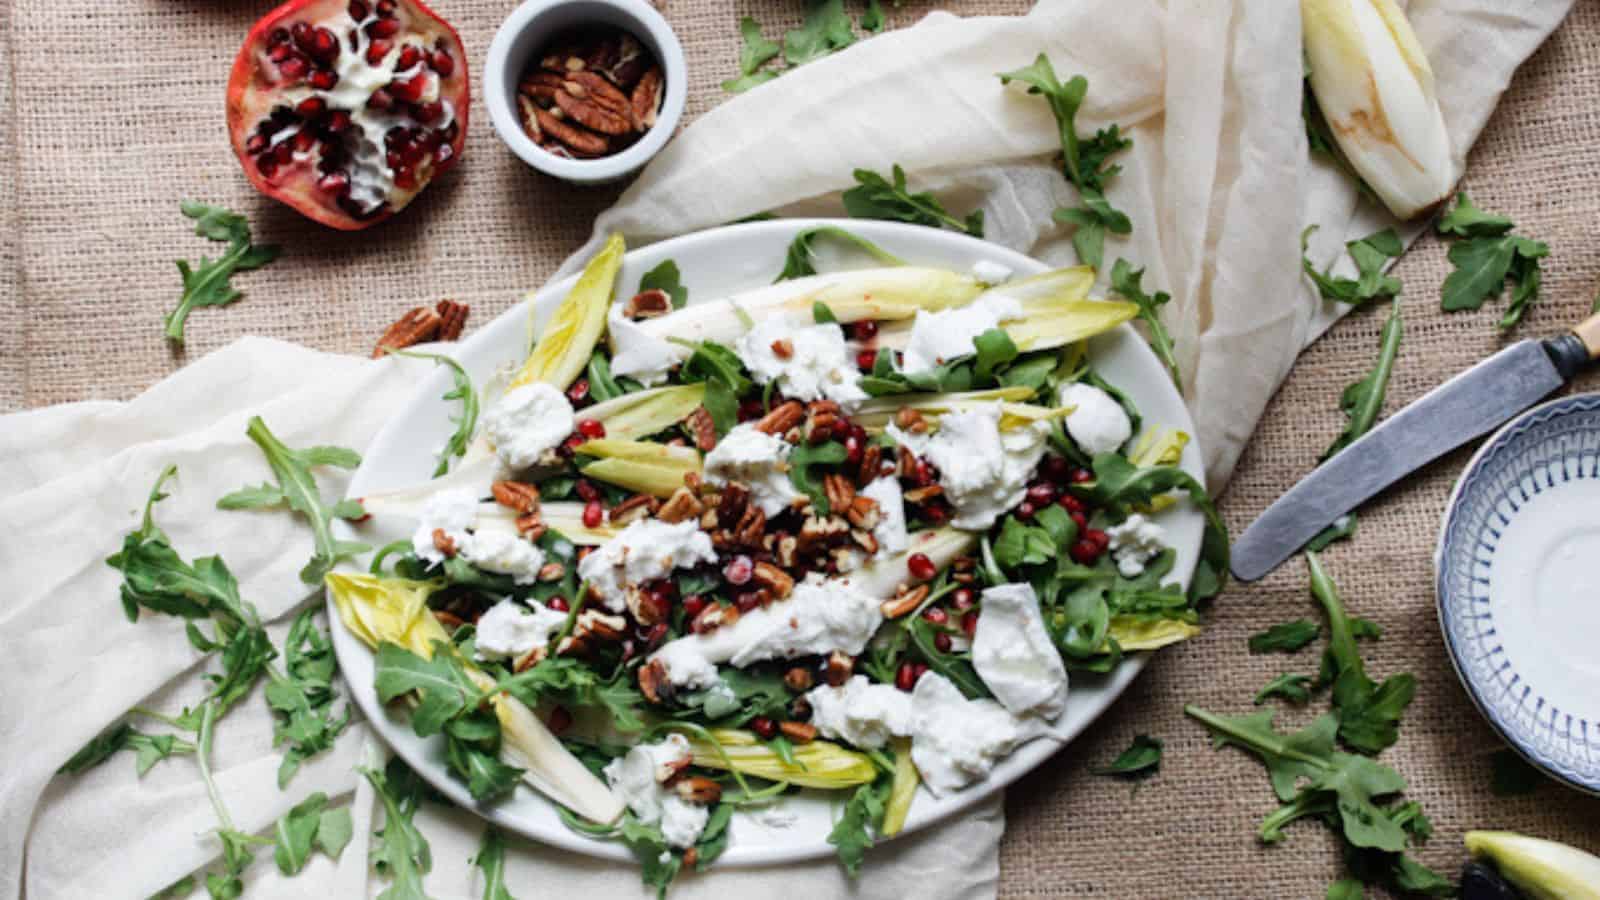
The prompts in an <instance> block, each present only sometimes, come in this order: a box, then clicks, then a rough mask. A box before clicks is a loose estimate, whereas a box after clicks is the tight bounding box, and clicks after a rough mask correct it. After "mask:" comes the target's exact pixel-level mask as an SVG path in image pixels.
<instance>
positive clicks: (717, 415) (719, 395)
mask: <svg viewBox="0 0 1600 900" xmlns="http://www.w3.org/2000/svg"><path fill="white" fill-rule="evenodd" d="M700 405H701V406H703V407H705V410H706V412H707V413H709V414H710V415H711V425H712V427H713V428H714V429H716V432H717V437H718V438H722V437H726V436H727V434H728V432H730V431H732V430H733V429H734V428H735V427H737V426H738V424H739V398H738V397H736V396H734V393H733V390H732V389H731V388H729V387H728V386H727V385H726V384H723V383H722V380H721V379H719V378H713V379H711V380H710V381H707V382H706V395H705V397H704V399H702V400H701V401H700Z"/></svg>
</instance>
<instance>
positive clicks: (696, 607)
mask: <svg viewBox="0 0 1600 900" xmlns="http://www.w3.org/2000/svg"><path fill="white" fill-rule="evenodd" d="M705 608H706V598H704V597H702V596H700V595H699V594H690V595H689V596H687V597H685V598H683V617H684V618H685V619H689V620H693V619H694V617H695V616H698V615H700V612H701V610H704V609H705Z"/></svg>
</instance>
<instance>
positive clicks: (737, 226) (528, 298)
mask: <svg viewBox="0 0 1600 900" xmlns="http://www.w3.org/2000/svg"><path fill="white" fill-rule="evenodd" d="M825 226H836V227H843V228H847V229H850V230H852V231H855V232H857V233H863V234H865V235H867V236H868V237H869V238H870V239H873V240H879V241H883V240H886V239H888V240H892V239H893V238H894V237H896V236H902V235H903V236H906V237H908V238H909V239H910V240H911V241H912V242H913V243H920V244H922V246H923V247H925V248H927V250H928V251H929V255H937V254H938V253H946V252H950V249H951V248H959V247H962V246H965V247H966V248H967V250H968V251H969V252H970V253H972V255H974V256H981V257H985V258H987V259H989V260H991V261H994V262H998V263H1001V264H1002V265H1006V266H1008V267H1010V268H1011V269H1012V270H1013V271H1015V272H1016V274H1017V276H1018V277H1025V276H1027V275H1030V274H1038V273H1041V272H1045V271H1050V270H1052V269H1054V268H1058V267H1056V266H1052V265H1050V264H1048V263H1045V262H1043V261H1041V260H1037V259H1034V258H1033V257H1030V256H1028V255H1027V254H1025V253H1022V252H1021V251H1017V250H1012V249H1011V248H1009V247H1005V246H1003V245H1000V244H996V243H993V242H990V241H986V240H983V239H981V238H976V237H972V236H970V235H965V234H960V233H956V232H952V231H946V230H940V229H930V228H928V227H926V226H920V225H910V224H905V223H898V222H886V221H878V220H864V219H843V218H817V217H806V218H779V219H771V220H763V221H756V222H743V223H733V224H729V225H722V226H717V227H715V228H708V229H702V230H700V231H693V232H689V233H686V234H682V235H677V236H675V237H671V238H667V239H665V240H661V241H655V242H651V243H648V244H641V245H639V246H637V247H632V248H630V249H628V251H627V253H626V255H625V257H624V262H625V263H626V262H627V258H628V257H631V256H633V255H634V254H638V253H644V252H649V253H652V254H657V253H659V254H666V255H670V254H671V253H672V252H673V250H674V249H675V248H676V247H678V246H679V245H689V244H698V243H701V242H705V241H708V240H710V241H713V242H716V241H720V240H736V239H737V237H736V236H738V235H744V234H756V233H761V232H778V233H781V234H784V235H793V234H795V233H798V232H799V231H802V230H805V229H807V228H815V227H825ZM874 234H877V235H883V236H886V237H873V235H874ZM730 236H733V237H730ZM951 255H954V254H953V253H951ZM578 276H579V273H578V272H573V273H571V274H568V275H566V276H562V277H559V278H555V277H552V278H550V279H548V280H546V281H545V282H544V283H542V284H540V285H539V286H537V287H535V288H533V289H531V290H528V291H526V292H524V294H523V296H522V298H521V299H519V300H518V301H517V302H516V303H513V304H512V305H511V306H509V307H507V308H506V309H505V310H504V311H502V312H501V313H500V314H498V315H496V316H495V317H494V318H493V319H491V320H489V321H488V322H486V323H484V324H483V325H481V326H479V327H478V328H477V329H476V330H475V331H474V332H473V333H472V334H471V335H469V336H468V337H467V338H466V339H465V340H463V341H462V342H461V343H460V344H458V345H456V346H455V347H453V348H450V349H451V352H450V353H449V354H448V355H449V356H451V357H452V358H456V359H459V358H461V357H462V356H464V355H470V354H471V353H473V352H475V349H476V348H475V345H477V344H480V343H481V344H491V345H492V344H493V343H494V340H493V338H492V337H491V336H490V335H491V332H493V331H495V330H496V326H497V323H500V322H501V321H502V320H506V319H511V318H524V319H525V318H526V316H527V311H528V308H529V304H531V303H534V302H536V299H537V298H538V297H540V296H543V295H544V294H545V293H547V292H550V291H556V290H565V289H567V288H568V287H569V286H570V285H571V284H572V283H573V282H575V281H576V280H577V278H578ZM751 287H754V285H751ZM744 289H747V288H744V287H740V288H735V290H744ZM691 302H693V301H691ZM499 327H509V326H499ZM1096 339H1115V340H1118V341H1121V342H1127V343H1131V345H1132V351H1131V352H1133V353H1134V354H1135V355H1136V356H1138V357H1140V362H1139V363H1138V365H1140V366H1141V367H1142V368H1147V369H1150V370H1151V371H1152V372H1159V373H1161V377H1160V378H1157V379H1155V384H1156V385H1158V387H1159V389H1160V390H1162V391H1164V392H1166V393H1167V396H1168V399H1169V400H1171V401H1173V403H1174V404H1175V406H1176V408H1177V409H1178V411H1179V415H1178V419H1179V421H1165V420H1163V421H1162V422H1161V423H1160V424H1162V425H1163V426H1166V427H1172V428H1178V429H1181V430H1183V431H1184V432H1186V433H1187V434H1188V435H1189V436H1190V440H1189V443H1188V446H1187V447H1186V448H1185V450H1184V455H1183V458H1182V460H1181V462H1180V468H1183V469H1184V470H1185V471H1187V472H1189V473H1190V474H1191V475H1193V476H1195V477H1196V478H1197V479H1199V480H1200V482H1201V483H1202V484H1204V483H1205V480H1206V479H1205V473H1204V466H1203V464H1202V459H1201V451H1200V442H1199V439H1198V436H1197V435H1196V434H1195V425H1194V420H1193V416H1192V415H1191V413H1190V411H1189V408H1188V403H1187V401H1186V400H1184V398H1183V396H1182V393H1181V392H1180V391H1178V389H1177V388H1176V386H1175V385H1173V383H1172V382H1171V380H1170V378H1167V377H1166V376H1165V369H1164V368H1163V367H1162V364H1161V362H1160V360H1159V359H1158V358H1157V357H1156V355H1155V352H1154V351H1153V350H1152V349H1151V348H1150V346H1149V345H1148V344H1147V343H1146V342H1145V340H1144V339H1143V337H1142V336H1140V335H1139V334H1138V333H1137V331H1135V330H1134V329H1133V327H1132V326H1131V325H1130V324H1127V323H1124V324H1122V325H1119V326H1117V328H1115V329H1113V330H1112V331H1111V332H1108V333H1107V334H1105V335H1101V336H1098V337H1097V338H1096ZM1092 340H1093V339H1092ZM448 377H449V373H447V372H445V371H443V369H442V367H440V368H439V369H438V370H437V371H434V372H431V373H430V374H428V375H426V376H424V377H422V378H421V379H419V380H418V382H417V384H416V387H415V388H414V389H413V391H412V393H411V394H410V395H409V397H408V399H407V400H406V402H405V403H404V404H403V405H402V406H401V407H400V409H399V410H397V414H396V415H394V416H393V417H392V418H390V419H389V420H388V421H386V422H385V423H384V425H383V426H382V427H381V428H380V429H379V430H378V431H377V433H375V434H374V435H373V438H372V440H371V441H370V442H369V447H374V446H379V445H381V444H384V443H388V442H389V441H390V440H391V435H390V432H391V430H394V429H399V428H401V427H403V425H402V423H403V421H404V420H405V417H404V416H403V415H400V414H399V413H400V412H403V411H404V410H405V409H406V408H408V407H409V406H410V404H412V403H415V402H417V398H418V397H419V396H420V395H423V394H429V393H433V394H437V392H438V388H440V387H443V386H445V382H446V380H447V379H448ZM366 466H367V460H366V458H363V461H362V466H361V468H358V469H357V471H356V472H355V473H353V474H352V478H351V485H352V486H353V485H357V484H360V483H361V476H362V474H363V472H362V470H363V469H365V467H366ZM1193 515H1195V516H1198V515H1199V513H1198V512H1193ZM334 526H335V528H336V529H337V530H339V536H340V537H341V538H343V539H353V538H354V537H355V536H356V532H355V531H354V529H353V528H352V527H351V526H350V525H349V524H348V523H345V522H342V521H336V522H335V523H334ZM1200 540H1201V537H1200V536H1198V535H1197V536H1196V538H1195V540H1194V543H1195V547H1194V548H1193V551H1192V557H1193V562H1192V563H1191V565H1190V566H1189V567H1188V569H1187V570H1185V571H1183V572H1181V573H1176V574H1178V575H1179V576H1180V582H1181V584H1183V585H1184V586H1185V587H1187V585H1188V584H1189V582H1190V580H1191V579H1192V578H1193V575H1194V570H1195V568H1196V566H1197V565H1198V560H1199V544H1200ZM349 568H350V567H349V566H348V565H346V566H345V567H344V570H346V571H348V570H349ZM361 571H365V569H361ZM325 603H326V608H327V611H328V615H329V619H330V624H331V623H332V622H335V621H338V623H339V624H338V627H336V628H332V629H331V631H332V638H333V643H334V651H335V655H336V656H337V657H338V659H339V665H340V667H341V669H342V670H346V671H348V669H349V665H348V662H347V660H348V659H349V657H350V654H353V653H354V654H361V655H362V657H363V658H364V659H365V665H364V666H359V668H362V669H363V670H365V669H366V668H370V665H371V660H372V655H373V654H372V652H371V651H370V650H368V649H367V648H366V646H365V645H364V644H361V643H360V642H359V640H357V639H356V638H355V637H354V636H353V635H352V634H351V633H350V631H349V630H348V629H347V628H345V627H344V625H343V622H342V621H339V617H338V613H337V610H336V608H335V607H334V604H333V600H332V598H331V597H328V598H326V599H325ZM1149 656H1150V653H1149V652H1142V653H1132V654H1128V655H1126V656H1125V657H1123V661H1122V662H1121V663H1120V664H1119V665H1118V667H1117V668H1116V669H1114V670H1112V671H1111V672H1109V673H1105V674H1100V675H1093V674H1090V673H1082V674H1079V675H1076V676H1075V678H1081V679H1084V680H1089V681H1091V682H1093V683H1095V684H1099V685H1101V686H1103V687H1104V691H1103V693H1099V694H1097V695H1096V696H1094V697H1093V698H1091V699H1086V700H1080V701H1079V702H1080V703H1088V704H1090V711H1089V715H1087V716H1086V718H1085V719H1084V721H1083V722H1082V724H1081V725H1080V726H1079V727H1078V728H1077V729H1076V730H1075V731H1071V732H1070V733H1068V734H1066V735H1064V736H1063V735H1062V734H1061V733H1059V732H1056V731H1053V730H1052V731H1051V732H1050V736H1048V737H1045V738H1041V739H1036V740H1033V741H1030V742H1028V743H1025V744H1023V745H1022V746H1020V747H1018V748H1017V749H1016V750H1015V751H1013V752H1012V753H1011V754H1009V755H1008V756H1007V757H1005V758H1003V759H1001V760H1000V761H999V762H997V763H996V765H995V767H994V769H993V770H991V772H990V774H989V776H987V777H986V778H985V779H984V780H983V781H980V782H977V783H975V784H973V785H971V786H969V787H967V788H964V789H962V790H960V791H956V792H950V793H947V794H945V795H944V796H943V797H940V798H937V801H938V805H937V808H934V809H931V810H930V807H929V805H928V804H927V803H925V802H924V803H923V804H921V806H922V809H920V810H919V809H917V808H916V805H914V806H913V808H912V810H911V814H910V815H909V816H908V818H907V822H906V824H905V826H904V827H903V829H902V830H901V831H900V832H899V833H898V834H896V835H895V836H894V837H895V838H898V837H901V836H905V835H910V834H912V833H915V832H918V831H921V830H922V829H924V828H927V827H930V826H933V825H935V824H939V823H942V822H945V821H948V820H951V819H953V818H955V817H957V816H959V815H961V814H962V813H964V812H966V811H967V810H969V809H971V808H972V807H973V806H974V805H976V804H978V803H979V802H982V801H984V800H987V799H988V798H990V797H991V796H993V795H994V794H995V792H997V791H1000V790H1002V789H1004V788H1006V787H1008V786H1010V785H1011V784H1013V783H1015V782H1016V781H1018V780H1019V779H1021V778H1022V777H1024V776H1026V775H1028V774H1030V773H1032V772H1033V771H1035V770H1036V769H1038V768H1040V767H1041V766H1042V765H1044V764H1045V763H1046V762H1047V761H1048V760H1049V759H1050V758H1051V757H1052V756H1054V755H1055V753H1056V752H1057V751H1059V750H1061V749H1062V748H1063V747H1065V746H1066V745H1067V744H1069V743H1071V742H1072V741H1074V740H1076V739H1077V738H1078V737H1079V736H1080V735H1082V733H1083V732H1084V731H1086V730H1088V729H1089V727H1091V726H1092V725H1093V724H1094V723H1095V722H1097V721H1099V719H1100V718H1101V717H1102V716H1103V715H1104V714H1105V713H1106V711H1107V710H1109V709H1110V708H1111V706H1112V705H1113V704H1115V703H1116V702H1117V701H1118V700H1120V699H1121V698H1122V695H1123V694H1124V693H1125V692H1126V691H1127V689H1128V687H1129V686H1130V685H1131V684H1132V683H1133V681H1134V679H1135V678H1136V677H1137V676H1138V675H1139V673H1140V672H1142V671H1143V669H1144V667H1145V665H1146V664H1147V663H1148V661H1149ZM345 680H346V682H347V683H348V684H350V694H351V696H352V698H353V699H354V700H355V702H356V704H357V706H359V707H360V708H361V711H362V713H363V716H364V717H365V718H366V720H367V722H368V723H369V724H370V725H371V727H372V731H373V732H374V733H375V735H376V736H377V737H378V739H379V740H381V741H382V742H383V744H384V745H385V746H386V747H387V748H388V749H389V750H390V751H391V752H392V753H394V754H395V755H397V756H399V757H401V758H402V759H403V760H405V762H406V763H407V764H408V765H410V766H411V767H412V769H413V770H415V771H416V772H417V773H418V774H419V775H421V776H422V777H423V779H424V780H426V781H427V782H428V783H429V784H430V785H432V786H433V787H434V788H435V789H437V790H439V791H440V792H441V793H443V794H444V795H445V796H446V797H448V798H449V799H450V801H451V802H452V804H454V805H456V806H458V807H461V808H462V809H463V810H465V811H466V812H468V813H470V814H472V815H474V816H477V817H479V818H482V819H484V820H486V821H488V822H491V823H494V824H495V825H498V826H500V827H503V828H506V829H508V830H510V831H513V832H515V833H517V834H519V835H522V836H523V837H525V838H527V839H529V840H533V841H537V842H539V843H542V844H545V845H548V846H553V847H557V848H560V849H564V850H571V851H573V852H576V853H581V854H583V855H585V856H589V857H593V858H599V859H607V860H616V861H632V860H633V859H634V856H633V854H632V853H631V852H630V851H629V850H628V849H627V848H626V847H624V846H623V845H621V844H620V843H618V842H616V841H614V840H599V839H595V838H590V837H587V836H584V835H581V834H578V833H577V832H574V831H572V830H570V829H565V828H562V829H560V830H548V831H547V830H545V829H543V828H542V827H540V826H538V824H537V823H533V824H529V823H525V822H524V820H523V819H522V817H520V816H508V815H507V812H506V809H505V808H504V807H502V806H497V805H494V804H490V805H485V804H481V803H478V802H476V801H474V800H473V799H472V797H471V795H470V794H468V793H467V791H466V788H465V787H464V786H463V785H461V784H460V783H459V782H457V781H456V780H455V779H453V778H451V777H450V775H449V773H448V772H447V771H445V770H444V769H443V767H442V766H440V765H439V764H438V763H437V761H436V760H435V759H433V758H431V755H430V754H428V753H427V752H426V747H423V746H421V744H423V743H425V742H424V741H423V739H415V740H411V739H409V738H410V737H411V729H410V724H409V722H408V721H404V720H403V719H396V718H395V717H393V716H391V715H390V713H389V712H388V710H387V709H386V708H385V707H384V705H383V704H382V703H380V702H379V701H378V699H377V694H376V692H375V691H374V690H373V689H372V687H371V685H370V684H369V685H366V686H362V687H358V686H356V685H355V683H354V680H353V679H351V678H349V677H346V678H345ZM390 729H394V730H395V731H396V732H397V733H401V739H398V740H397V739H394V738H393V737H391V734H390ZM430 746H431V744H430ZM524 788H525V786H523V785H519V790H522V789H524ZM526 789H527V790H530V791H531V790H532V789H531V788H526ZM536 796H538V797H539V799H540V800H541V801H542V802H545V803H549V802H550V801H549V800H548V799H547V798H544V797H543V796H542V795H536ZM892 839H893V838H889V839H884V840H883V841H880V843H882V842H885V841H887V840H892ZM833 854H834V848H833V847H832V846H831V845H829V844H828V843H827V842H826V837H825V835H817V836H814V837H808V838H807V839H806V840H804V841H793V842H787V841H786V842H774V843H770V844H767V845H760V846H744V847H741V846H740V844H739V842H738V841H734V842H732V843H731V844H730V845H729V847H728V848H727V850H726V851H725V852H724V853H723V854H722V856H721V857H719V858H718V860H717V864H718V866H722V867H750V866H762V865H772V864H781V863H794V862H804V861H809V860H814V859H821V858H826V857H831V856H832V855H833Z"/></svg>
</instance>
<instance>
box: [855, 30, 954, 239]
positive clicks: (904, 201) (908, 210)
mask: <svg viewBox="0 0 1600 900" xmlns="http://www.w3.org/2000/svg"><path fill="white" fill-rule="evenodd" d="M834 2H837V0H834ZM892 175H893V179H894V180H893V182H892V183H891V182H890V180H889V179H886V178H884V177H883V176H882V175H879V174H878V173H877V172H874V171H872V170H871V169H856V170H855V173H854V177H855V180H856V186H855V187H853V188H850V189H849V190H847V191H845V192H844V193H843V194H841V195H840V199H841V200H843V201H844V208H845V212H847V213H849V214H850V215H851V216H854V217H855V218H857V219H886V220H888V221H891V222H909V223H911V224H912V225H927V226H928V227H930V228H949V229H951V230H953V231H960V232H965V233H966V234H970V235H972V236H973V237H983V210H981V209H980V210H976V211H974V212H973V213H972V214H971V215H969V216H967V217H966V218H965V219H957V218H956V217H955V216H953V215H951V214H950V213H949V211H947V210H946V209H945V208H944V206H942V205H941V204H940V203H939V201H938V199H936V198H935V197H934V196H933V194H931V193H928V192H923V193H920V194H914V193H912V192H911V190H910V189H909V188H908V187H907V186H906V173H905V170H904V169H902V168H900V166H899V165H898V164H896V165H895V166H894V169H893V171H892Z"/></svg>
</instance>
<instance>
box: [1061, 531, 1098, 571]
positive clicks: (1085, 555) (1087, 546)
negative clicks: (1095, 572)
mask: <svg viewBox="0 0 1600 900" xmlns="http://www.w3.org/2000/svg"><path fill="white" fill-rule="evenodd" d="M1069 552H1070V553H1071V554H1072V560H1073V562H1076V563H1078V564H1080V565H1085V566H1087V565H1090V564H1092V563H1093V562H1094V561H1095V560H1097V559H1099V558H1100V546H1099V545H1098V544H1096V543H1095V542H1094V541H1091V540H1089V539H1087V538H1080V539H1079V540H1076V541H1073V543H1072V549H1071V550H1070V551H1069Z"/></svg>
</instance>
